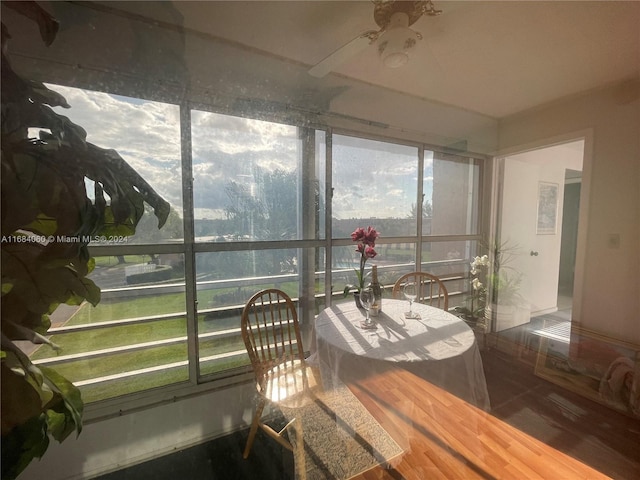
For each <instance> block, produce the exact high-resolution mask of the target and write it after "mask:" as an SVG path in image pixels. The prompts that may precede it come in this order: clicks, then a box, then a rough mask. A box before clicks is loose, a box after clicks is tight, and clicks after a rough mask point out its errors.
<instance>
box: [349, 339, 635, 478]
mask: <svg viewBox="0 0 640 480" xmlns="http://www.w3.org/2000/svg"><path fill="white" fill-rule="evenodd" d="M484 364H485V372H486V376H487V383H488V387H489V392H490V395H491V400H492V406H493V409H492V412H491V413H490V414H489V413H486V412H483V411H481V410H479V409H477V408H475V407H473V406H471V405H469V404H467V403H465V402H463V401H462V400H460V399H458V398H457V397H454V396H453V395H450V394H448V393H447V392H445V391H443V390H441V389H439V388H438V387H435V386H433V385H431V384H429V383H428V382H425V381H423V380H421V379H420V378H418V377H416V376H414V375H413V374H411V373H409V372H406V371H404V370H397V369H396V370H392V369H390V370H389V371H387V372H384V373H383V374H381V375H378V376H376V377H375V378H350V379H346V380H347V383H348V385H349V387H350V388H351V389H352V391H353V392H354V394H355V395H356V396H357V397H358V399H359V400H360V401H361V402H362V403H363V404H364V405H365V406H366V407H367V409H369V411H370V412H371V413H372V415H373V416H374V417H375V418H376V419H377V420H378V422H380V424H381V425H382V426H383V427H384V428H385V429H386V430H387V431H388V432H389V433H390V434H391V435H392V436H393V437H394V438H395V439H396V441H398V442H399V443H400V444H401V445H402V446H403V447H404V449H405V454H404V455H402V456H401V458H398V459H394V460H392V461H391V462H390V463H391V468H388V469H387V468H384V467H382V466H379V467H376V468H374V469H372V470H370V471H368V472H365V473H363V474H361V475H359V476H357V477H354V478H355V479H357V480H371V479H377V480H379V479H401V478H402V479H408V480H409V479H416V480H417V479H425V478H429V479H431V478H448V479H452V478H453V479H455V478H460V479H473V478H484V479H487V478H509V479H523V478H541V479H574V478H609V477H611V478H620V479H635V478H640V428H638V422H637V421H636V420H634V419H631V418H630V417H626V416H625V415H622V414H619V413H617V412H614V411H612V410H610V409H608V408H606V407H603V406H601V405H598V404H595V403H593V402H591V401H589V400H587V399H584V398H582V397H579V396H578V395H575V394H572V393H571V392H566V391H563V390H562V389H559V388H558V387H555V386H553V385H551V384H548V382H545V381H544V380H541V379H538V378H537V377H535V376H534V375H533V373H532V372H531V371H529V370H528V366H527V365H524V364H521V363H519V362H516V361H513V360H511V359H510V357H508V356H504V355H502V354H500V353H499V352H485V354H484ZM403 442H404V444H403Z"/></svg>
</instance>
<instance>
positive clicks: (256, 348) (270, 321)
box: [241, 288, 305, 385]
mask: <svg viewBox="0 0 640 480" xmlns="http://www.w3.org/2000/svg"><path fill="white" fill-rule="evenodd" d="M241 327H242V339H243V340H244V344H245V346H246V347H247V352H248V353H249V358H250V360H251V365H252V366H253V371H254V373H255V376H256V381H257V382H258V383H259V384H260V385H263V380H264V378H265V373H266V372H268V371H269V370H270V369H271V368H273V367H274V366H276V365H279V364H282V363H285V362H294V361H300V362H302V363H304V361H305V360H304V349H303V347H302V339H301V336H300V326H299V324H298V314H297V313H296V308H295V305H294V304H293V302H292V301H291V298H290V297H289V296H288V295H287V294H286V293H285V292H283V291H282V290H278V289H275V288H269V289H266V290H261V291H259V292H258V293H256V294H255V295H253V296H252V297H251V298H250V299H249V300H248V301H247V303H246V305H245V306H244V309H243V310H242V322H241Z"/></svg>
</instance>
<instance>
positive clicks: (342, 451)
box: [283, 384, 402, 480]
mask: <svg viewBox="0 0 640 480" xmlns="http://www.w3.org/2000/svg"><path fill="white" fill-rule="evenodd" d="M283 413H284V415H285V417H288V416H289V415H293V412H291V413H290V412H287V411H283ZM295 416H296V418H299V419H300V420H301V421H302V425H303V431H304V434H303V436H304V447H305V466H306V479H307V480H320V479H323V480H324V479H339V480H342V479H347V478H350V477H352V476H354V475H357V474H359V473H361V472H363V471H366V470H369V469H370V468H372V467H374V466H376V465H381V464H382V465H385V466H386V465H387V464H388V462H389V461H390V460H391V459H393V458H394V457H397V456H398V455H400V454H401V453H402V449H401V448H400V446H399V445H398V444H397V443H396V442H395V441H394V440H393V438H391V436H389V434H388V433H387V432H386V431H385V430H384V428H382V426H381V425H380V424H379V423H378V422H377V421H376V420H375V419H374V418H373V417H372V416H371V414H370V413H369V412H368V411H367V410H366V408H365V407H364V406H363V405H362V404H361V403H360V402H359V401H358V399H357V398H356V397H355V396H354V395H353V393H351V391H350V390H349V389H348V388H347V387H346V386H345V385H344V384H339V385H336V386H335V388H333V389H331V390H330V391H327V392H325V393H324V394H323V396H322V397H321V398H319V399H317V401H316V402H315V403H313V404H310V405H308V406H306V407H304V408H302V409H300V410H297V411H295ZM292 440H293V439H292ZM296 478H305V477H304V475H303V474H302V472H300V471H299V469H298V468H296Z"/></svg>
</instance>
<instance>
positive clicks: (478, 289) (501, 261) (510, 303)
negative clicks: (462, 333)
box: [454, 241, 522, 325]
mask: <svg viewBox="0 0 640 480" xmlns="http://www.w3.org/2000/svg"><path fill="white" fill-rule="evenodd" d="M516 253H517V247H516V246H513V245H510V244H509V242H508V241H507V242H504V243H500V242H498V241H496V242H495V243H494V244H493V245H492V246H491V248H490V249H489V254H488V255H482V256H476V257H475V258H474V259H473V260H472V261H471V264H470V267H471V268H470V271H469V273H470V275H471V278H472V280H471V289H472V292H471V295H470V296H469V297H468V299H467V305H465V306H458V307H455V308H454V311H456V312H457V313H459V314H460V316H461V317H462V318H463V319H464V320H466V321H467V322H468V323H473V324H479V323H484V324H485V325H486V322H487V321H491V319H492V318H493V316H494V312H496V313H495V315H503V316H509V315H512V314H513V312H514V310H515V309H516V308H517V306H518V305H520V304H521V303H522V296H521V295H520V285H521V283H522V274H521V273H519V272H517V271H516V270H514V269H513V268H512V267H510V266H509V261H510V260H511V259H512V258H513V256H514V255H515V254H516ZM492 266H493V268H492Z"/></svg>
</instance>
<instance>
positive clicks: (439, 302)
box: [392, 272, 449, 310]
mask: <svg viewBox="0 0 640 480" xmlns="http://www.w3.org/2000/svg"><path fill="white" fill-rule="evenodd" d="M407 282H415V283H416V285H417V286H418V295H417V297H416V302H420V303H425V304H428V305H431V306H433V307H437V308H441V309H443V310H448V309H449V292H447V287H445V286H444V283H443V282H442V280H440V279H439V278H438V277H436V276H435V275H432V274H430V273H426V272H410V273H405V274H404V275H402V276H401V277H400V278H399V279H398V280H396V283H395V285H394V286H393V291H392V295H393V298H396V299H403V298H404V296H403V294H402V287H403V286H404V285H405V284H406V283H407Z"/></svg>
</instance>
